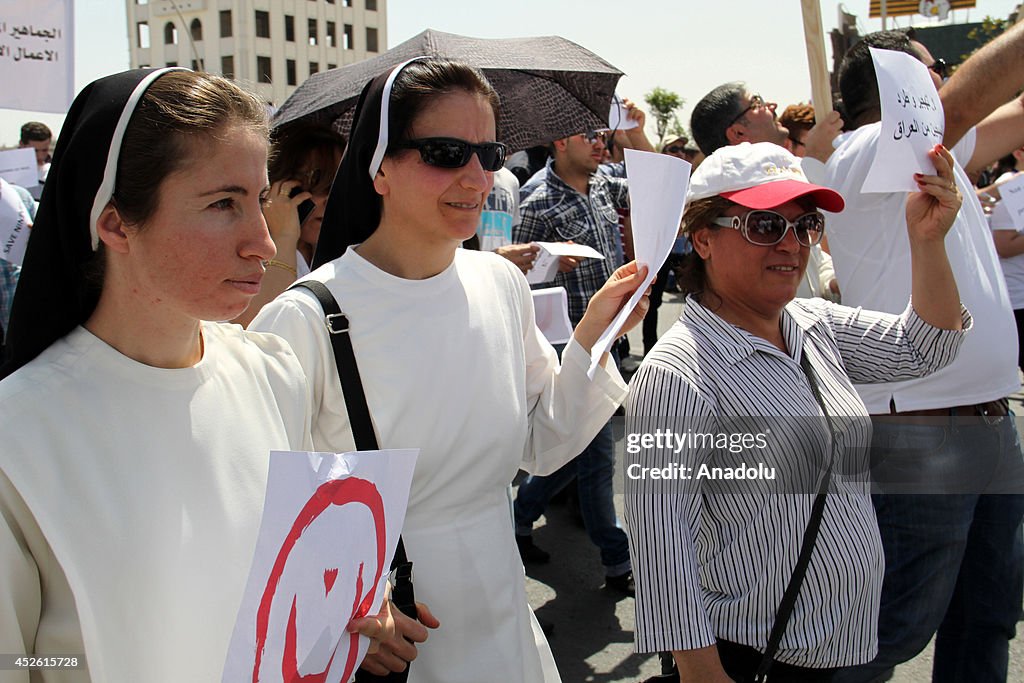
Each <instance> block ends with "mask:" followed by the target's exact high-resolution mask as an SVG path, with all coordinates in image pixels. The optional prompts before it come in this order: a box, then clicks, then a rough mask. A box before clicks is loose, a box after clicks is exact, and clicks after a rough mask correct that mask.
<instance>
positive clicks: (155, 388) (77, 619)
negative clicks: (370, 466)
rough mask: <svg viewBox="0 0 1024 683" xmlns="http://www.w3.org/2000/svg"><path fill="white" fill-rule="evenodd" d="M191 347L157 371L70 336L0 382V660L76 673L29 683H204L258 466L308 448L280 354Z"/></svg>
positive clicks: (221, 642)
mask: <svg viewBox="0 0 1024 683" xmlns="http://www.w3.org/2000/svg"><path fill="white" fill-rule="evenodd" d="M202 330H203V340H204V355H203V358H202V360H200V362H199V363H198V364H196V365H195V366H193V367H190V368H183V369H161V368H154V367H150V366H147V365H143V364H141V363H138V362H136V361H134V360H132V359H130V358H128V357H126V356H123V355H121V354H120V353H118V352H117V351H116V350H115V349H113V348H112V347H110V346H108V345H107V344H105V343H104V342H103V341H101V340H100V339H98V338H97V337H95V336H93V335H92V334H91V333H90V332H88V331H87V330H85V329H84V328H82V327H78V328H76V329H75V330H73V331H72V332H71V333H70V334H68V335H67V336H66V337H64V338H63V339H61V340H59V341H57V342H56V343H54V344H53V345H51V346H50V348H48V349H47V350H46V351H44V352H43V353H42V354H41V355H40V356H39V357H38V358H36V359H35V360H33V361H32V362H31V363H29V364H28V365H26V366H25V367H23V368H21V369H20V370H18V371H17V372H16V373H14V374H13V375H11V376H10V377H8V378H7V379H5V380H4V381H3V382H0V435H2V442H3V445H2V447H0V652H7V653H38V654H40V655H57V654H61V655H76V654H77V655H81V654H83V653H84V654H85V655H86V659H87V661H88V667H89V669H88V672H86V671H84V670H77V671H71V670H65V671H61V670H51V671H44V672H42V673H39V672H35V673H33V678H32V679H31V680H32V681H46V682H48V683H49V682H56V681H75V682H77V683H81V682H82V681H87V680H89V679H90V677H91V679H92V680H94V681H96V682H97V683H101V682H102V683H138V682H139V681H146V682H147V683H160V682H163V681H166V682H167V683H180V682H181V681H219V680H220V676H221V672H222V670H223V667H224V662H225V659H226V657H227V648H228V642H229V640H230V638H231V633H232V629H233V628H234V623H235V618H236V616H237V614H238V608H239V605H240V604H241V600H242V591H243V589H244V588H245V582H246V577H247V576H248V574H249V566H250V564H251V563H252V557H253V551H254V550H255V547H256V535H257V531H258V528H259V523H260V515H261V513H262V510H263V501H264V493H265V489H266V483H267V468H268V463H269V452H270V450H271V449H306V450H309V449H310V447H311V445H312V443H311V440H310V433H309V416H310V407H309V395H308V390H307V388H306V384H305V380H304V378H303V375H302V370H301V368H300V367H299V365H298V363H297V362H296V360H295V356H294V355H293V354H292V353H291V351H290V350H289V349H288V348H287V345H285V344H284V343H283V342H282V341H281V340H280V339H277V338H275V337H273V336H271V335H265V334H253V333H247V332H244V331H243V330H242V329H241V328H240V327H238V326H237V325H222V324H216V323H204V324H203V328H202ZM28 680H29V674H28V672H27V671H19V672H12V671H2V672H0V681H3V682H4V683H7V682H8V681H10V682H12V683H13V682H19V683H21V682H24V681H28Z"/></svg>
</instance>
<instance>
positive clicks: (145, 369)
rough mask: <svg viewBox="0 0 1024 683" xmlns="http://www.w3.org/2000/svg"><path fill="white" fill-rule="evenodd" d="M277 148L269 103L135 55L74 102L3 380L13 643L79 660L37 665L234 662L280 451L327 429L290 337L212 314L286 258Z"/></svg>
mask: <svg viewBox="0 0 1024 683" xmlns="http://www.w3.org/2000/svg"><path fill="white" fill-rule="evenodd" d="M266 154H267V129H266V119H265V114H264V109H263V105H262V103H261V102H260V101H259V100H258V99H256V98H255V97H253V96H252V95H250V94H248V93H246V92H244V91H242V90H241V89H239V88H238V87H237V86H236V85H234V84H233V83H231V82H230V81H227V80H225V79H222V78H219V77H216V76H210V75H206V74H198V73H193V72H191V71H188V70H184V69H157V70H153V69H141V70H135V71H127V72H124V73H120V74H116V75H113V76H108V77H106V78H102V79H100V80H98V81H95V82H93V83H91V84H90V85H88V86H86V88H85V89H84V90H83V91H82V92H81V93H80V94H79V95H78V97H77V98H76V99H75V101H74V103H73V104H72V106H71V110H70V111H69V113H68V116H67V119H66V120H65V124H64V127H63V130H62V131H61V135H60V139H59V140H58V142H57V146H56V151H55V153H54V160H53V166H52V169H51V172H50V176H49V180H48V181H47V184H46V191H45V192H44V193H43V199H42V203H41V204H40V206H39V211H38V214H37V217H36V221H35V225H34V228H33V230H32V235H31V238H30V240H29V244H28V248H27V252H26V255H25V260H24V269H23V271H22V277H21V282H20V285H19V287H18V290H17V293H16V295H15V299H14V308H13V312H12V315H11V325H10V333H9V336H8V352H9V353H8V357H7V363H6V365H5V366H4V368H3V375H4V376H5V378H4V379H3V381H2V382H0V433H2V434H3V441H4V445H3V448H2V449H0V652H7V653H19V654H20V653H24V654H28V655H33V654H38V655H55V654H67V655H78V656H81V655H83V654H84V656H85V660H84V661H79V662H78V664H79V665H80V666H79V670H77V671H76V672H75V673H73V674H68V673H67V672H66V671H62V670H50V671H34V672H33V673H32V674H31V676H32V679H31V680H33V681H35V680H41V681H50V680H54V681H56V680H71V679H72V678H73V679H74V680H90V679H91V680H95V681H104V682H118V683H120V682H124V683H128V682H133V683H134V682H137V681H214V680H219V679H220V676H221V672H222V669H223V667H224V662H225V659H226V656H227V649H228V643H229V640H230V638H231V633H232V629H233V627H234V623H235V619H236V616H237V614H238V609H239V606H240V603H241V600H242V591H243V589H244V587H245V583H246V577H247V576H248V572H249V566H250V563H251V562H252V557H253V553H254V551H255V547H256V536H257V532H258V527H259V523H260V516H261V512H262V509H263V501H264V494H265V489H266V483H267V471H268V454H269V451H270V450H271V449H307V450H308V449H310V447H311V446H312V442H311V439H310V432H309V420H310V408H309V392H308V390H307V387H306V383H305V380H304V379H303V374H302V368H301V367H300V366H299V364H298V362H297V360H296V358H295V356H294V354H292V352H291V350H290V349H289V348H288V346H287V345H286V344H285V343H284V342H283V341H281V340H280V339H278V338H277V337H274V336H272V335H266V334H256V333H247V332H245V331H243V330H242V329H241V328H239V327H238V326H235V325H224V324H219V323H214V322H206V321H211V320H226V319H228V318H232V317H234V316H236V315H238V314H239V313H240V312H241V311H242V310H244V309H245V307H246V305H247V304H248V303H249V300H250V299H251V298H252V297H253V295H254V294H255V293H256V292H257V291H258V290H259V287H260V280H261V278H262V276H263V271H264V266H263V262H264V261H265V260H267V259H269V258H271V257H272V256H273V255H274V245H273V243H272V242H271V240H270V235H269V234H268V232H267V226H266V223H265V222H264V220H263V216H262V213H261V211H260V202H261V199H262V197H263V196H264V193H265V192H266V186H267V176H266ZM362 625H363V626H364V627H367V629H368V632H373V631H374V630H375V628H376V625H375V624H370V623H369V622H365V621H364V622H363V624H362ZM8 676H9V677H8V678H5V680H16V681H28V680H29V673H28V670H27V669H25V670H24V672H23V673H15V674H11V673H10V672H8ZM10 676H13V678H11V677H10Z"/></svg>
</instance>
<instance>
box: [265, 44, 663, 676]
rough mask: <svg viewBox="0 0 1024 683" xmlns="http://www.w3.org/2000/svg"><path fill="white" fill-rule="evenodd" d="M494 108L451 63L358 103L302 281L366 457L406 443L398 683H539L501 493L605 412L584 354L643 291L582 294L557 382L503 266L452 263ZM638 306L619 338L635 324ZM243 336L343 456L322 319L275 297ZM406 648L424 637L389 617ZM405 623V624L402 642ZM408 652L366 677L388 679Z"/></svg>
mask: <svg viewBox="0 0 1024 683" xmlns="http://www.w3.org/2000/svg"><path fill="white" fill-rule="evenodd" d="M497 104H498V102H497V96H496V94H495V92H494V90H493V89H492V88H491V86H490V84H489V83H487V81H486V80H485V79H484V78H483V76H482V75H480V73H479V72H477V71H476V70H475V69H472V68H470V67H468V66H465V65H462V64H457V63H453V62H448V61H441V60H430V59H421V60H413V61H412V62H411V63H406V64H404V65H401V66H399V67H396V68H395V69H393V70H392V71H391V72H389V73H386V74H383V75H381V76H380V77H378V78H376V79H374V80H373V81H372V82H371V83H369V84H368V85H367V87H366V88H365V89H364V91H363V94H362V96H361V97H360V102H359V105H358V108H357V112H356V116H355V120H354V123H353V133H352V136H351V140H350V143H349V148H348V150H347V151H346V153H345V158H344V159H343V160H342V163H341V168H340V169H339V171H338V177H337V179H336V181H335V183H334V187H333V188H332V189H331V198H330V199H329V201H328V204H327V212H326V216H325V218H324V229H323V232H322V234H321V236H320V243H319V245H318V248H317V253H316V259H315V263H314V266H320V267H319V268H318V269H316V270H314V272H313V273H312V275H310V279H315V280H319V281H321V282H323V283H324V284H326V286H327V287H328V288H329V289H330V291H331V293H332V294H333V295H334V297H335V299H337V301H338V303H339V304H340V307H341V310H342V311H343V312H344V313H345V315H346V316H347V318H348V320H349V326H350V330H349V334H350V337H351V341H352V346H353V348H354V352H355V358H356V361H357V363H358V366H359V374H360V375H361V378H362V383H363V387H364V389H365V393H366V400H367V403H368V406H369V412H370V415H371V416H372V418H373V422H374V425H375V428H376V433H377V435H378V439H379V442H380V445H381V446H382V447H384V448H399V447H416V448H420V449H421V451H420V457H419V460H418V461H417V464H416V472H415V475H414V479H413V484H412V491H411V494H410V499H409V508H408V513H407V514H406V519H405V525H404V527H403V529H402V536H403V538H404V541H405V547H406V549H407V551H408V557H409V559H410V561H412V562H413V563H414V565H415V572H416V574H415V588H416V595H417V598H419V599H421V600H422V601H423V603H425V604H426V605H429V607H430V610H431V611H432V612H433V613H434V614H436V615H437V618H436V619H435V618H433V616H432V615H431V614H430V612H429V611H426V610H422V609H421V611H420V619H421V621H422V622H423V624H426V625H429V626H435V627H436V626H437V623H438V620H439V621H440V626H439V627H438V628H437V630H436V631H434V632H432V633H431V634H430V639H429V641H428V642H426V644H424V645H422V646H420V647H419V657H418V658H417V659H416V662H415V664H414V665H413V666H412V668H411V671H410V678H409V680H410V681H438V682H440V681H443V682H444V683H480V681H488V680H497V679H501V680H502V681H509V682H517V683H519V682H521V683H536V682H538V681H548V682H550V681H557V680H558V674H557V671H556V670H555V667H554V661H553V660H552V658H551V654H550V651H549V650H548V648H547V644H546V642H545V640H544V637H543V634H542V633H540V631H539V630H538V629H537V628H536V622H535V620H534V619H533V616H532V612H531V611H530V609H529V606H528V605H527V602H526V595H525V585H524V575H523V569H522V563H521V561H520V560H519V556H518V551H517V549H516V545H515V542H514V536H513V529H512V519H511V514H510V510H509V500H508V495H507V490H508V486H509V482H511V481H512V478H513V477H514V476H515V474H516V471H517V470H518V469H519V468H520V467H523V468H524V469H527V470H529V471H533V472H539V473H550V472H553V471H555V470H557V469H558V468H559V467H560V466H561V465H563V464H564V463H565V462H567V461H568V460H570V459H571V458H572V457H574V456H575V455H576V454H577V453H579V452H580V451H581V450H582V448H583V446H585V445H586V444H587V443H588V442H589V441H590V439H591V438H592V437H593V435H594V434H596V433H597V431H598V429H600V427H601V426H602V425H603V424H604V423H605V422H606V421H607V420H608V418H609V417H611V415H612V413H613V412H614V410H615V408H616V406H617V405H618V404H619V402H620V401H621V400H622V399H623V398H624V396H625V390H626V387H625V385H624V384H623V383H622V380H621V378H620V377H619V376H618V373H617V371H616V370H615V368H614V367H613V366H612V367H603V365H604V363H605V361H606V360H607V355H606V356H605V358H604V359H602V367H599V368H598V369H597V372H596V375H595V376H594V379H593V381H591V380H590V379H588V378H587V367H588V365H589V359H590V348H591V346H593V344H594V343H596V341H597V339H598V336H599V335H600V334H601V332H602V331H603V330H604V328H605V327H606V326H607V325H609V324H610V322H611V320H612V319H613V317H614V316H615V314H616V313H617V312H618V310H619V309H620V308H621V307H622V306H623V303H624V302H625V301H627V300H628V298H629V296H630V295H631V294H632V293H633V292H634V291H635V290H636V288H637V287H638V286H639V284H640V283H641V282H642V277H643V272H642V271H638V270H637V268H636V266H635V264H630V265H627V266H624V267H623V268H621V269H619V271H617V272H616V274H615V275H614V276H613V278H612V279H611V280H610V281H609V282H608V283H607V284H606V285H605V286H604V288H602V290H601V291H600V292H599V293H598V294H597V295H595V297H594V299H593V300H592V301H591V303H590V307H589V309H588V312H587V314H586V316H585V317H584V319H583V320H582V321H581V322H580V324H579V326H578V327H577V328H576V332H575V335H574V339H573V340H572V341H571V342H570V343H569V345H568V346H567V348H566V350H565V354H564V355H563V357H562V365H561V368H560V367H559V364H558V360H557V357H556V355H555V353H554V350H553V349H552V348H551V346H550V344H548V343H547V341H546V340H545V339H544V338H543V335H541V333H540V332H539V331H538V330H537V328H536V324H535V322H534V311H533V304H532V299H531V296H530V288H529V286H528V284H527V282H526V279H525V278H524V277H523V274H522V273H521V272H520V271H519V269H518V268H516V267H515V266H514V265H513V264H512V263H510V262H509V261H507V260H505V259H503V258H501V257H500V256H497V255H495V254H492V253H488V252H477V251H472V250H467V249H459V245H460V244H461V242H462V241H463V240H465V239H467V238H469V237H470V236H472V235H473V234H474V232H475V231H476V227H477V224H478V222H479V220H480V211H481V208H482V206H483V203H484V199H485V198H486V196H487V193H488V191H489V190H490V187H491V182H492V174H493V172H494V171H496V170H498V169H499V168H501V166H502V163H503V161H504V158H505V148H504V146H503V145H501V144H500V143H497V142H495V136H496V120H497ZM645 309H646V301H645V300H644V302H643V303H642V304H641V305H639V306H638V307H637V309H636V310H634V311H633V312H632V315H631V316H630V317H629V320H628V321H627V323H626V324H625V327H624V330H623V331H625V330H628V329H630V328H631V327H633V326H635V325H636V324H637V323H638V322H639V321H640V320H641V319H642V318H643V313H644V310H645ZM253 327H254V328H255V329H263V330H269V331H273V332H276V333H278V334H280V335H281V336H283V337H284V338H285V339H287V340H288V341H289V342H290V343H291V344H292V347H293V348H294V349H295V351H296V354H297V355H298V356H299V361H300V363H302V366H303V369H304V370H305V372H306V376H307V377H308V378H309V382H310V385H311V389H312V392H313V404H314V422H313V432H314V442H315V443H316V446H317V448H320V449H327V450H336V451H345V450H352V449H353V446H354V443H353V437H352V433H351V426H350V424H349V420H348V415H347V413H346V407H345V401H344V398H343V395H342V391H341V388H340V385H339V381H338V371H337V369H336V367H335V362H334V360H333V354H332V351H331V343H330V341H329V338H328V332H327V329H326V327H325V325H324V313H323V311H322V310H321V308H320V306H319V304H318V302H317V301H316V299H314V298H313V297H312V296H310V295H309V294H308V293H307V292H304V291H302V290H301V289H300V290H291V291H289V292H286V293H285V294H284V295H282V296H281V297H278V299H277V300H275V301H273V302H272V303H270V304H269V305H268V306H266V307H264V309H263V311H262V312H261V313H260V315H259V316H258V317H257V318H256V320H254V321H253ZM398 621H399V622H400V627H401V629H402V631H403V632H405V633H406V635H408V636H410V637H412V638H413V639H414V640H416V641H418V642H422V641H423V640H424V639H425V638H426V635H427V632H426V630H425V629H423V627H422V626H421V625H418V624H415V622H412V621H411V620H407V619H404V618H398ZM413 627H415V628H413ZM416 656H417V650H416V648H414V647H413V645H412V644H411V643H406V642H404V641H403V642H401V643H397V642H396V643H392V644H390V645H389V644H385V645H384V646H383V647H382V648H381V652H380V653H379V654H378V656H377V657H376V659H374V658H371V659H370V660H369V662H368V663H366V664H364V668H367V669H369V670H371V671H373V672H375V673H382V672H383V671H385V670H388V669H390V670H402V669H404V668H405V666H406V662H408V661H410V660H411V659H413V658H414V657H416Z"/></svg>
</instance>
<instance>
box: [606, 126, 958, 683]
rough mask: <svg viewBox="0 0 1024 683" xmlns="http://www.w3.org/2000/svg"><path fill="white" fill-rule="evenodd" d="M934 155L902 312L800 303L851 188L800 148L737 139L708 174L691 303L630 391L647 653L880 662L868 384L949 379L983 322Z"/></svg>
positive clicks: (696, 182) (684, 666) (640, 616)
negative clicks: (811, 259) (819, 180)
mask: <svg viewBox="0 0 1024 683" xmlns="http://www.w3.org/2000/svg"><path fill="white" fill-rule="evenodd" d="M929 156H930V158H931V160H932V162H933V164H934V166H935V169H936V174H935V175H928V176H924V175H920V174H919V175H917V176H916V178H915V180H916V181H917V186H918V187H919V189H920V191H919V192H916V193H913V194H911V195H910V196H909V197H908V200H907V225H908V233H909V238H910V243H911V245H912V246H911V249H912V253H913V273H912V275H911V274H908V276H910V277H912V279H913V297H912V301H913V304H912V305H908V306H907V309H906V311H904V313H903V314H902V315H899V316H896V315H890V314H884V313H875V312H870V311H863V310H860V309H853V308H847V307H843V306H838V305H836V304H833V303H830V302H828V301H825V300H821V299H795V300H794V298H793V297H794V294H795V292H796V289H797V286H798V285H799V284H800V281H801V278H802V277H803V274H804V269H805V268H806V266H807V258H808V253H809V251H810V249H811V247H813V246H814V245H816V244H817V243H818V242H819V241H820V240H821V238H822V237H823V235H824V231H825V217H824V215H823V214H822V213H821V211H820V209H824V210H826V211H832V212H836V211H841V210H842V209H843V198H842V197H841V196H840V195H838V194H837V193H836V192H834V191H832V190H829V189H826V188H824V187H819V186H816V185H812V184H810V183H809V182H807V179H806V178H805V177H804V175H803V173H802V171H801V170H800V166H799V160H798V159H797V158H796V157H794V156H793V155H791V154H790V153H789V152H787V151H786V150H784V149H782V148H781V147H778V146H776V145H773V144H771V143H758V144H750V143H744V144H742V145H737V146H732V147H723V148H721V149H719V150H718V151H717V152H715V153H714V154H713V155H711V156H710V157H708V158H707V159H706V160H705V161H704V163H703V164H702V165H701V166H700V168H699V169H697V171H696V172H695V173H694V176H693V179H692V181H691V185H690V197H689V198H688V199H689V206H688V208H687V210H686V212H685V214H684V216H683V230H684V231H685V233H686V234H687V235H688V236H689V237H690V240H691V241H692V243H693V248H694V253H693V255H692V256H690V257H689V258H690V259H691V261H690V263H689V266H688V275H689V277H688V278H686V281H685V282H684V283H683V284H684V286H685V290H686V291H687V292H688V294H689V296H688V298H687V301H686V307H685V309H684V310H683V314H682V316H681V317H680V320H679V321H678V322H677V323H676V324H675V326H674V327H673V328H672V329H671V330H670V331H669V332H668V333H667V334H666V335H665V336H663V337H662V338H661V340H660V341H659V342H658V344H657V346H655V348H654V349H653V351H652V352H651V353H650V354H648V355H647V357H646V358H645V359H644V362H643V364H642V365H641V367H640V369H639V370H638V372H637V373H636V376H635V377H634V379H633V381H632V386H631V392H630V396H629V399H628V403H627V414H628V415H629V416H630V424H629V425H627V468H626V474H627V477H626V486H627V489H626V493H627V496H626V513H627V519H628V521H629V527H630V532H631V533H630V545H631V546H632V551H633V558H634V571H635V572H636V578H637V594H636V599H637V621H636V639H637V649H638V650H639V651H641V652H654V651H671V652H672V654H673V656H674V659H675V662H676V664H677V666H678V668H679V672H680V678H681V680H682V681H702V682H707V681H729V680H736V681H748V680H750V681H752V680H755V675H756V673H758V672H759V673H760V674H762V675H763V674H764V673H765V672H766V671H768V670H769V669H770V670H771V678H770V679H769V680H772V681H775V680H782V681H828V680H831V677H832V674H833V672H834V670H835V669H836V668H837V667H841V666H846V665H850V664H857V663H861V662H866V661H869V660H870V659H871V658H872V657H873V656H874V654H875V651H876V649H877V647H876V622H877V618H878V605H879V596H880V591H881V585H882V568H883V556H882V546H881V542H880V540H879V536H878V529H877V524H876V521H875V516H874V511H873V508H872V506H871V500H870V497H869V495H868V491H869V484H868V483H867V481H866V476H865V472H866V470H865V468H863V467H858V461H857V457H856V456H857V454H858V453H863V452H864V448H865V446H866V445H867V444H868V442H869V439H870V423H869V422H868V421H867V413H866V411H865V409H864V405H863V403H862V402H861V400H860V399H859V398H858V396H857V392H856V390H855V389H854V387H853V383H854V382H857V383H865V382H877V381H883V380H884V381H890V380H894V379H909V378H913V377H919V376H922V375H925V374H928V373H931V372H934V371H936V370H938V369H939V368H941V367H943V366H944V365H946V364H948V363H949V362H950V361H951V360H952V359H953V357H954V356H955V355H956V352H957V349H958V347H959V345H960V342H961V340H962V338H963V335H964V332H965V330H966V329H967V328H968V327H969V326H970V316H969V314H968V313H967V311H966V310H965V309H963V308H962V306H961V305H960V300H959V295H958V293H957V287H956V282H955V280H954V278H953V273H952V270H951V269H950V266H949V262H948V260H947V259H946V252H945V246H944V238H945V235H946V232H947V231H948V230H949V228H950V226H951V225H952V221H953V218H954V216H955V215H956V212H957V210H958V209H959V207H960V201H961V199H960V196H959V194H958V193H957V190H956V186H955V185H954V184H953V182H952V160H951V158H950V155H949V153H948V152H947V151H946V150H945V149H944V148H942V147H941V146H936V147H935V148H934V149H933V150H932V151H931V152H930V154H929ZM654 437H659V438H654ZM851 456H854V457H851ZM779 493H786V494H797V495H777V494H779Z"/></svg>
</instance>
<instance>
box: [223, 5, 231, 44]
mask: <svg viewBox="0 0 1024 683" xmlns="http://www.w3.org/2000/svg"><path fill="white" fill-rule="evenodd" d="M220 37H221V38H230V37H231V10H229V9H222V10H221V11H220Z"/></svg>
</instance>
